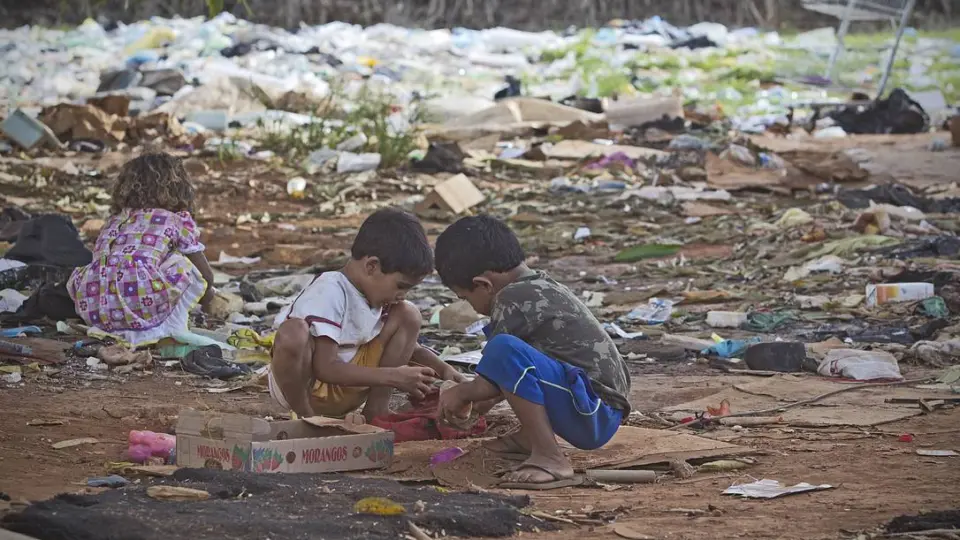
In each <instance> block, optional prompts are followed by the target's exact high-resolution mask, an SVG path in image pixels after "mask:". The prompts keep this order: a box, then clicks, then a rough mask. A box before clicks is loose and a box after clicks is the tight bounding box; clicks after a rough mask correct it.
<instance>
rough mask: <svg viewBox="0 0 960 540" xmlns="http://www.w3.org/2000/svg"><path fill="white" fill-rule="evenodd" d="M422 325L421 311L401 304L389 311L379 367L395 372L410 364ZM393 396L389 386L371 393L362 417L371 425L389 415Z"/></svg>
mask: <svg viewBox="0 0 960 540" xmlns="http://www.w3.org/2000/svg"><path fill="white" fill-rule="evenodd" d="M421 322H422V317H421V316H420V311H419V310H417V308H415V307H413V306H411V305H410V304H407V303H406V302H400V303H399V304H397V305H395V306H392V307H391V308H390V315H389V316H388V317H387V322H386V323H385V324H384V326H383V330H382V331H381V332H380V339H382V340H383V356H382V357H381V358H380V367H382V368H395V367H401V366H405V365H407V364H408V363H409V362H410V358H411V357H412V356H413V350H414V348H415V347H416V345H417V337H418V336H419V335H420V323H421ZM392 394H393V388H390V387H388V386H381V387H375V388H371V389H370V394H369V396H367V404H366V405H365V406H364V408H363V416H364V417H365V418H366V420H367V421H368V422H369V421H370V420H373V419H374V418H376V417H378V416H383V415H385V414H389V413H390V396H391V395H392Z"/></svg>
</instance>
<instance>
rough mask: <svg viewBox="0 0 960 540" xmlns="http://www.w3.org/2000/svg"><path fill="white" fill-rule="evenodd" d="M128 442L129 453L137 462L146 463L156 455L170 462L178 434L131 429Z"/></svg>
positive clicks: (132, 459)
mask: <svg viewBox="0 0 960 540" xmlns="http://www.w3.org/2000/svg"><path fill="white" fill-rule="evenodd" d="M128 442H129V443H130V446H129V447H128V448H127V455H129V456H130V461H133V462H135V463H146V462H147V461H149V460H150V458H154V457H156V458H161V459H163V460H164V461H165V462H168V463H169V462H170V461H171V457H172V456H173V455H174V452H176V448H177V437H176V436H174V435H167V434H166V433H154V432H152V431H131V432H130V436H129V437H128Z"/></svg>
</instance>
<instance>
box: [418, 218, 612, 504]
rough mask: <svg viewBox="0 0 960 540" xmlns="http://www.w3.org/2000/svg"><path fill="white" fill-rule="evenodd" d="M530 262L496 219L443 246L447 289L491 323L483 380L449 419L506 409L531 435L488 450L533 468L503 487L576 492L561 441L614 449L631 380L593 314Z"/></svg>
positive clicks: (463, 223) (456, 399) (454, 232)
mask: <svg viewBox="0 0 960 540" xmlns="http://www.w3.org/2000/svg"><path fill="white" fill-rule="evenodd" d="M524 258H525V257H524V253H523V249H522V248H521V247H520V243H519V241H518V240H517V237H516V236H515V235H514V234H513V232H512V231H511V230H510V229H509V228H508V227H507V226H506V225H505V224H504V223H503V222H501V221H498V220H497V219H495V218H493V217H491V216H477V217H467V218H463V219H460V220H459V221H457V222H456V223H454V224H453V225H451V226H450V227H449V228H447V230H445V231H444V232H443V233H442V234H441V235H440V237H439V238H438V239H437V247H436V250H435V261H436V267H437V273H439V274H440V279H441V280H442V281H443V283H444V285H446V286H447V287H449V288H450V289H452V290H453V291H454V292H455V293H457V296H459V297H460V298H462V299H464V300H466V301H467V302H469V303H470V305H471V306H473V308H474V309H475V310H476V311H477V313H480V314H483V315H490V318H491V321H490V325H489V326H487V328H486V329H485V330H484V332H485V333H486V334H487V337H488V338H489V341H488V342H487V345H486V347H484V349H483V356H482V358H481V360H480V363H479V364H478V366H477V374H478V375H479V376H478V377H476V378H475V379H474V380H473V381H471V382H469V383H463V384H460V385H458V386H455V387H453V388H451V389H450V390H448V391H445V392H444V393H443V394H442V395H441V401H440V415H441V418H448V419H454V418H456V417H459V416H461V415H462V414H463V412H464V411H465V410H466V407H467V405H468V404H471V403H473V404H475V407H476V408H477V409H479V412H481V413H483V412H486V411H488V410H489V409H490V407H492V406H493V404H495V403H497V402H499V401H501V400H504V399H505V400H506V401H507V402H508V403H509V404H510V406H511V407H512V408H513V410H514V412H515V413H516V415H517V418H518V419H519V420H520V424H521V428H520V430H519V431H517V432H516V433H513V434H510V435H506V436H504V437H500V438H499V439H497V440H495V441H491V443H490V444H489V445H487V448H488V449H489V450H491V451H494V452H499V453H503V454H521V455H523V457H524V459H525V461H524V462H523V464H522V465H520V466H519V467H518V468H516V469H515V470H514V471H513V472H511V473H508V474H507V476H505V477H504V482H505V483H503V484H501V486H503V487H507V488H516V489H553V488H558V487H564V486H569V485H576V484H577V483H579V482H580V480H581V479H580V478H578V477H576V476H575V475H574V471H573V467H572V465H571V463H570V461H569V460H568V459H567V458H566V456H564V454H563V452H562V451H561V450H560V446H559V445H558V444H557V440H556V436H557V435H559V436H560V437H561V438H563V439H564V440H566V441H567V442H569V443H570V444H572V445H573V446H575V447H577V448H580V449H583V450H593V449H596V448H600V447H601V446H603V445H604V444H606V443H607V442H608V441H609V440H610V439H611V438H613V436H614V434H616V432H617V429H618V428H619V427H620V424H621V422H622V420H623V419H625V418H626V417H627V415H628V414H629V413H630V403H629V402H628V401H627V395H628V394H629V392H630V375H629V374H628V372H627V367H626V365H625V363H624V361H623V358H622V357H621V356H620V353H619V352H618V351H617V347H616V345H615V344H614V343H613V340H612V339H610V336H609V335H607V333H606V332H605V331H604V329H603V327H602V326H601V325H600V323H599V322H598V321H597V319H596V318H595V317H594V316H593V314H592V313H591V312H590V310H589V309H588V308H587V307H586V306H585V305H584V304H583V303H582V302H581V301H580V300H579V299H578V298H577V297H576V296H575V295H574V294H573V292H571V291H570V290H569V289H567V288H566V287H564V286H563V285H560V284H559V283H557V282H556V281H554V280H553V279H551V278H550V277H549V276H548V275H547V274H545V273H543V272H538V271H534V270H531V269H530V268H529V267H527V265H526V264H524Z"/></svg>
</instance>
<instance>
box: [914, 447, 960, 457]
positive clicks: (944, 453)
mask: <svg viewBox="0 0 960 540" xmlns="http://www.w3.org/2000/svg"><path fill="white" fill-rule="evenodd" d="M917 455H918V456H926V457H957V456H960V454H958V453H956V452H954V451H953V450H923V449H920V450H917Z"/></svg>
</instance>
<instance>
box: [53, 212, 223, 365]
mask: <svg viewBox="0 0 960 540" xmlns="http://www.w3.org/2000/svg"><path fill="white" fill-rule="evenodd" d="M203 249H204V246H203V244H201V243H200V236H199V232H198V231H197V224H196V222H194V221H193V218H192V217H191V216H190V214H189V213H187V212H180V213H173V212H169V211H167V210H162V209H156V208H153V209H133V210H131V209H128V210H124V211H122V212H121V213H120V214H119V215H116V216H112V217H110V219H109V221H107V223H106V224H105V225H104V227H103V230H101V231H100V236H99V238H97V243H96V246H95V247H94V250H93V262H91V263H90V264H89V265H87V266H84V267H81V268H77V269H76V270H74V272H73V274H72V275H71V276H70V281H69V282H68V283H67V290H68V291H69V293H70V296H71V298H73V301H74V303H75V304H76V307H77V313H78V314H79V315H80V317H81V318H83V320H84V321H85V322H86V323H87V324H88V325H90V326H91V327H92V328H93V329H94V333H100V334H104V335H107V336H109V337H113V338H116V339H119V340H121V341H124V342H126V343H129V344H130V345H132V346H135V347H139V346H143V345H151V344H154V343H156V342H157V341H159V340H161V339H163V338H166V337H172V336H174V335H177V334H179V333H183V332H186V330H187V324H188V322H189V319H190V310H191V309H193V308H194V307H195V306H196V305H197V304H198V303H199V301H200V298H202V297H203V294H204V292H205V291H206V287H207V283H206V281H205V280H204V279H203V277H202V276H201V275H200V271H199V270H197V268H196V267H195V266H194V265H193V263H191V262H190V261H189V259H187V258H186V256H185V255H189V254H192V253H197V252H200V251H203Z"/></svg>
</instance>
